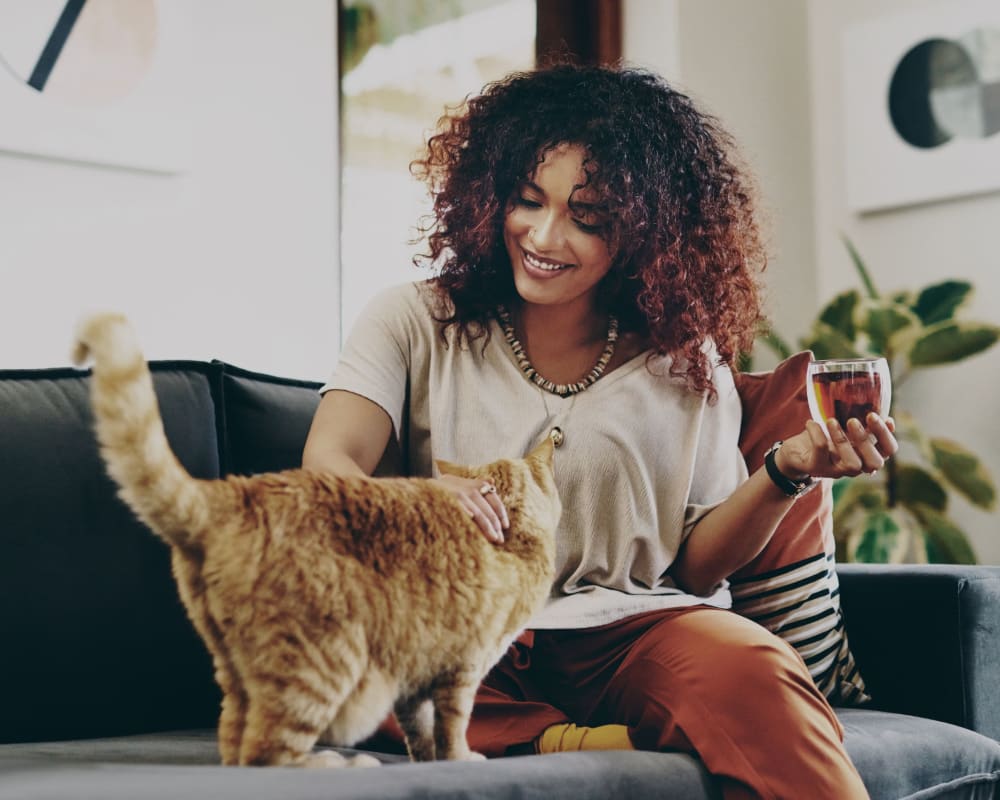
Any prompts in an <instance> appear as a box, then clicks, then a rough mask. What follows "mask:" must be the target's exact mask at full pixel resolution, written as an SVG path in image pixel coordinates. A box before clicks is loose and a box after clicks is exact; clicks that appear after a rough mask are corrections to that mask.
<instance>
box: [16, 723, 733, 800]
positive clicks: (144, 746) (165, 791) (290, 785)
mask: <svg viewBox="0 0 1000 800" xmlns="http://www.w3.org/2000/svg"><path fill="white" fill-rule="evenodd" d="M343 752H349V751H343ZM372 755H374V756H376V757H377V758H379V759H380V760H383V761H392V760H396V761H398V760H399V758H398V757H395V756H385V755H383V754H380V753H373V754H372ZM214 764H218V756H217V754H216V747H215V740H214V738H213V737H212V736H211V735H208V734H205V733H201V734H198V733H189V734H164V735H163V736H143V737H128V738H125V739H105V740H98V741H90V742H54V743H46V744H39V745H31V746H18V745H9V746H5V747H4V746H0V772H2V773H3V774H4V779H3V781H0V800H15V799H16V800H22V798H25V797H45V798H48V799H49V800H60V798H67V800H68V799H69V798H73V800H78V798H95V800H96V798H100V800H136V798H142V799H143V800H157V798H162V800H175V798H178V797H218V798H257V797H259V798H268V800H272V799H273V798H279V797H280V798H282V799H283V800H285V799H286V798H287V800H404V798H413V800H417V799H418V798H419V799H420V800H427V798H435V800H460V799H461V800H494V799H495V800H507V799H508V798H545V800H562V798H565V800H608V798H634V799H635V800H641V798H660V797H663V796H664V793H668V794H669V796H670V797H671V798H672V799H673V800H716V799H717V798H720V797H721V795H720V794H719V792H718V789H717V788H716V787H715V786H713V784H712V782H711V779H710V778H709V776H708V774H707V773H706V772H705V770H704V769H703V768H702V767H701V764H700V763H699V762H698V761H697V760H696V759H694V758H692V757H691V756H687V755H682V754H679V753H642V752H632V751H618V752H603V753H601V752H591V753H556V754H554V755H546V756H524V757H517V758H505V759H498V760H495V761H488V762H476V761H473V762H469V761H464V762H461V761H448V762H442V761H439V762H435V763H427V764H410V763H408V762H406V760H405V759H403V763H390V764H389V765H388V766H383V767H381V768H378V769H346V770H338V771H336V772H335V773H333V774H331V773H330V772H328V771H326V770H322V769H308V770H296V769H232V768H228V767H219V766H209V765H214ZM95 766H100V769H94V767H95Z"/></svg>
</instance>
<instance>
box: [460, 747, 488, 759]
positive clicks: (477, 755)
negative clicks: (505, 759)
mask: <svg viewBox="0 0 1000 800" xmlns="http://www.w3.org/2000/svg"><path fill="white" fill-rule="evenodd" d="M457 760H458V761H485V760H486V756H484V755H483V754H482V753H477V752H476V751H475V750H470V751H469V752H468V753H466V754H465V755H464V756H459V757H458V758H457Z"/></svg>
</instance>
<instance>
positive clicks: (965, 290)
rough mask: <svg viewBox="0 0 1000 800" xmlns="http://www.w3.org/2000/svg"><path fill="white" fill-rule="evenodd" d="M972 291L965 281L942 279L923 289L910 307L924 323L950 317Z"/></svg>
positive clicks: (932, 322)
mask: <svg viewBox="0 0 1000 800" xmlns="http://www.w3.org/2000/svg"><path fill="white" fill-rule="evenodd" d="M971 292H972V284H971V283H969V282H967V281H942V282H941V283H935V284H934V285H932V286H928V287H926V288H925V289H923V290H922V291H921V292H920V294H919V295H918V296H917V301H916V302H915V303H914V304H913V306H912V308H913V311H914V313H915V314H916V315H917V316H918V317H920V320H921V322H923V323H924V325H933V324H934V323H935V322H943V321H944V320H946V319H951V318H952V317H953V316H954V315H955V311H956V310H957V309H958V308H959V306H961V305H962V304H963V303H964V302H965V301H966V300H967V299H968V298H969V295H970V294H971Z"/></svg>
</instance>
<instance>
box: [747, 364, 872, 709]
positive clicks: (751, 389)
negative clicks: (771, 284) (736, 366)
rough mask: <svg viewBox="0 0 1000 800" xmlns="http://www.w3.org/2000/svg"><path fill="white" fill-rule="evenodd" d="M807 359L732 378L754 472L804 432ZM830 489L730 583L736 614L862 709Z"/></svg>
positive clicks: (796, 510)
mask: <svg viewBox="0 0 1000 800" xmlns="http://www.w3.org/2000/svg"><path fill="white" fill-rule="evenodd" d="M811 359H812V353H810V352H808V351H805V352H802V353H798V354H797V355H794V356H792V357H791V358H789V359H786V360H785V361H783V362H782V363H781V364H779V365H778V366H777V367H776V368H775V369H774V370H773V371H771V372H757V373H743V374H739V375H737V376H736V388H737V390H738V391H739V393H740V400H741V401H742V403H743V427H742V430H741V431H740V451H741V452H742V453H743V457H744V459H745V460H746V462H747V469H749V470H750V471H751V472H753V471H755V470H757V469H759V468H760V466H761V465H762V464H763V463H764V453H765V452H766V451H767V450H768V448H770V447H771V445H772V444H774V443H775V442H776V441H778V440H779V439H787V438H789V437H790V436H793V435H795V434H797V433H799V432H800V431H802V429H803V426H804V425H805V422H806V420H807V419H809V404H808V400H807V396H806V369H807V367H808V365H809V361H810V360H811ZM829 484H830V482H829V481H825V480H824V481H821V482H820V485H819V486H817V487H815V488H813V489H812V490H811V491H810V492H808V493H806V494H804V495H802V496H801V497H799V498H798V499H797V500H796V501H795V504H794V505H793V506H792V507H791V509H790V510H789V511H788V513H787V514H786V515H785V517H784V519H782V521H781V523H780V524H779V525H778V528H777V530H776V531H775V533H774V536H772V538H771V540H770V541H769V542H768V544H767V546H766V547H765V548H764V549H763V550H762V551H761V553H760V554H759V555H758V556H757V557H756V558H755V559H754V560H753V561H751V562H750V563H749V564H747V565H746V566H744V567H742V568H741V569H739V570H737V572H736V573H734V574H733V575H732V576H731V577H730V584H731V589H732V595H733V609H734V610H735V611H737V612H738V613H740V614H743V615H744V616H746V617H749V618H750V619H753V620H755V621H756V622H758V623H760V624H761V625H763V626H764V627H766V628H767V629H768V630H770V631H771V632H772V633H774V634H776V635H778V636H780V637H782V638H783V639H785V640H786V641H787V642H788V643H789V644H791V645H792V646H793V647H795V648H796V650H798V652H799V655H801V656H802V658H803V659H804V660H805V662H806V664H807V665H808V667H809V671H810V673H811V674H812V676H813V679H814V680H815V681H816V685H817V686H818V687H819V688H820V690H821V691H822V692H823V693H824V694H825V695H826V696H827V697H828V698H830V700H831V701H834V702H837V703H840V704H842V705H851V704H860V703H864V702H866V701H868V700H869V697H868V695H867V693H866V691H865V685H864V681H863V680H862V678H861V675H860V673H859V672H858V669H857V666H856V664H855V661H854V656H853V655H852V653H851V650H850V647H849V645H848V642H847V634H846V633H845V632H844V623H843V618H842V615H841V611H840V597H839V595H840V589H839V586H838V584H837V572H836V566H835V564H834V549H835V544H834V540H833V503H832V499H831V491H830V485H829Z"/></svg>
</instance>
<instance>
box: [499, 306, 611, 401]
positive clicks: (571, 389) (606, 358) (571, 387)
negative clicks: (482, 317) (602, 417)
mask: <svg viewBox="0 0 1000 800" xmlns="http://www.w3.org/2000/svg"><path fill="white" fill-rule="evenodd" d="M497 317H498V319H499V320H500V328H501V330H503V335H504V337H505V338H506V339H507V344H509V345H510V349H511V350H512V351H513V352H514V358H515V359H516V360H517V365H518V366H519V367H520V368H521V372H523V373H524V374H525V376H526V377H527V378H528V380H530V381H531V382H532V383H534V384H535V385H536V386H538V387H539V388H541V389H544V390H545V391H547V392H549V393H551V394H555V395H559V397H569V396H570V395H571V394H579V393H580V392H582V391H583V390H584V389H589V388H590V387H591V386H593V385H594V384H595V383H596V382H597V379H598V378H600V377H601V376H602V375H603V374H604V370H606V369H607V368H608V363H609V362H610V361H611V357H612V356H613V355H614V354H615V342H617V341H618V318H617V317H615V316H613V315H612V316H610V317H608V337H607V343H606V344H605V345H604V351H603V352H602V353H601V357H600V358H598V359H597V363H596V364H594V366H593V368H592V369H591V370H590V372H588V373H587V374H586V375H585V376H584V377H583V380H581V381H577V382H576V383H555V382H554V381H550V380H549V379H548V378H545V377H543V376H541V375H539V374H538V370H536V369H535V368H534V367H533V366H532V365H531V362H530V361H529V360H528V355H527V353H525V352H524V347H523V346H522V345H521V343H520V342H519V341H518V339H517V336H516V335H515V334H514V323H513V322H512V321H511V318H510V312H509V311H507V309H506V308H505V307H504V306H498V307H497Z"/></svg>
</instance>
